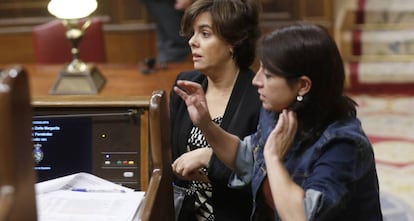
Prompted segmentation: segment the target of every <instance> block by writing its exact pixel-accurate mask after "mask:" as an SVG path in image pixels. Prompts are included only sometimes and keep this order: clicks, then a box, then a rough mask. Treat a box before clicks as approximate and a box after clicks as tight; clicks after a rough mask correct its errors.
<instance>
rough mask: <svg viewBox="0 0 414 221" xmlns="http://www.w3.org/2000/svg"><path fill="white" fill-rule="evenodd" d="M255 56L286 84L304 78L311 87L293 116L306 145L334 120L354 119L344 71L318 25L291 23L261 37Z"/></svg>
mask: <svg viewBox="0 0 414 221" xmlns="http://www.w3.org/2000/svg"><path fill="white" fill-rule="evenodd" d="M258 56H259V59H260V61H261V62H262V65H263V67H264V68H265V69H267V70H269V72H271V73H272V74H275V75H278V76H282V77H284V78H286V79H287V82H288V84H289V85H292V84H293V83H295V82H296V81H297V80H298V79H299V77H301V76H303V75H305V76H307V77H309V78H310V79H311V81H312V86H311V89H310V91H309V93H308V94H306V95H305V96H304V100H303V101H302V102H301V104H300V105H298V106H297V107H298V109H297V116H298V121H299V126H300V128H301V130H300V131H301V132H300V134H299V135H302V136H303V137H302V139H305V141H306V142H307V143H309V142H311V143H313V142H315V141H316V139H317V138H318V137H319V136H320V135H321V133H322V132H323V130H325V128H326V127H327V126H328V125H329V124H331V123H332V122H334V121H336V120H341V119H345V118H347V117H350V116H356V108H355V107H356V103H355V102H354V101H353V100H352V99H350V98H349V97H347V96H345V95H344V86H345V71H344V65H343V61H342V57H341V55H340V53H339V50H338V47H337V46H336V43H335V41H334V40H333V39H332V38H331V36H330V35H329V33H328V32H327V31H326V30H325V29H324V28H323V27H321V26H319V25H315V24H309V23H295V24H291V25H287V26H283V27H281V28H278V29H276V30H274V31H273V32H271V33H269V34H267V35H265V36H263V37H262V38H261V39H260V41H259V43H258Z"/></svg>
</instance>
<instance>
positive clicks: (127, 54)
mask: <svg viewBox="0 0 414 221" xmlns="http://www.w3.org/2000/svg"><path fill="white" fill-rule="evenodd" d="M136 26H137V27H139V26H140V25H139V24H136ZM132 28H134V29H135V30H126V31H125V30H122V29H121V30H114V31H105V47H106V53H107V60H108V63H138V62H139V61H142V60H144V58H147V57H153V56H156V55H157V49H156V33H155V30H154V27H153V26H148V27H146V28H143V29H141V30H139V29H138V28H135V27H132ZM30 30H31V29H30V28H26V29H24V32H14V33H3V34H2V33H0V47H1V51H0V64H10V63H33V62H34V50H33V40H32V36H31V32H30ZM81 53H82V52H81Z"/></svg>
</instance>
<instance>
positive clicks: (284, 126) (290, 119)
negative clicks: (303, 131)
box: [264, 110, 298, 160]
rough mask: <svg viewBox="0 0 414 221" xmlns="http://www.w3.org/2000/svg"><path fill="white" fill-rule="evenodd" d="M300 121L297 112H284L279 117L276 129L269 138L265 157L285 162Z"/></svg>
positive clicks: (265, 148)
mask: <svg viewBox="0 0 414 221" xmlns="http://www.w3.org/2000/svg"><path fill="white" fill-rule="evenodd" d="M297 126H298V121H297V118H296V114H295V112H293V111H291V110H283V111H282V113H280V115H279V120H278V121H277V124H276V127H275V128H274V129H273V131H272V132H271V133H270V135H269V137H268V138H267V141H266V144H265V147H264V157H265V159H266V158H271V157H277V158H278V159H279V160H283V158H284V156H285V154H286V152H287V151H288V149H289V147H290V146H291V145H292V142H293V139H294V138H295V135H296V130H297Z"/></svg>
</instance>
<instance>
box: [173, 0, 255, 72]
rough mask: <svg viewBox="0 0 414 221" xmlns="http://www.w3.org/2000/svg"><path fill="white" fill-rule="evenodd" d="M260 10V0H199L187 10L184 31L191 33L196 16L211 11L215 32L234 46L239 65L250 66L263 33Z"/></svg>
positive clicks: (242, 66) (184, 33)
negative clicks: (261, 30) (260, 25)
mask: <svg viewBox="0 0 414 221" xmlns="http://www.w3.org/2000/svg"><path fill="white" fill-rule="evenodd" d="M259 11H260V4H259V3H258V1H257V0H197V1H195V2H194V3H193V4H192V5H191V6H190V7H189V8H187V10H186V11H185V13H184V16H183V19H182V21H181V34H183V35H186V36H187V37H189V36H191V35H192V34H193V32H194V30H193V26H192V25H193V22H194V20H195V19H196V17H197V16H198V15H200V14H202V13H204V12H209V13H210V14H211V17H212V19H213V30H214V31H215V33H217V34H218V35H219V36H220V37H221V38H222V39H223V40H224V41H226V42H227V43H229V44H230V45H232V46H233V48H234V52H233V58H234V59H235V61H236V64H237V66H239V67H241V68H247V67H250V66H251V65H252V63H253V61H254V59H255V55H256V42H257V39H258V38H259V36H260V28H259Z"/></svg>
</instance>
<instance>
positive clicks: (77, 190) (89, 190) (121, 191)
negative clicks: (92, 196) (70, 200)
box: [71, 188, 126, 193]
mask: <svg viewBox="0 0 414 221" xmlns="http://www.w3.org/2000/svg"><path fill="white" fill-rule="evenodd" d="M71 191H76V192H88V193H126V191H125V190H118V189H112V190H97V189H85V188H73V189H71Z"/></svg>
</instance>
